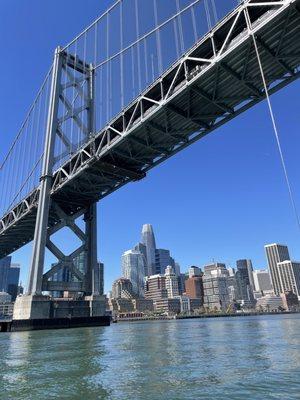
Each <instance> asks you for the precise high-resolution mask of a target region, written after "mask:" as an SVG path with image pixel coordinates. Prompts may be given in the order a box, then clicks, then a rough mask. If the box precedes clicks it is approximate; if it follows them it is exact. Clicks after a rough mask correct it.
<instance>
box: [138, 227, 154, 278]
mask: <svg viewBox="0 0 300 400" xmlns="http://www.w3.org/2000/svg"><path fill="white" fill-rule="evenodd" d="M141 242H142V243H143V244H144V245H145V246H146V259H147V260H146V261H147V275H148V276H150V275H153V274H155V272H156V267H155V249H156V244H155V237H154V232H153V228H152V225H150V224H144V225H143V228H142V238H141Z"/></svg>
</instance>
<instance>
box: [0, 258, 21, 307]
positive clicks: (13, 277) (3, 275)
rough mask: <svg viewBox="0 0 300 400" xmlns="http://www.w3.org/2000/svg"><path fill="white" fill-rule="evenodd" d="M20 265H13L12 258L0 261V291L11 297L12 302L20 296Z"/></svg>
mask: <svg viewBox="0 0 300 400" xmlns="http://www.w3.org/2000/svg"><path fill="white" fill-rule="evenodd" d="M19 277H20V265H19V264H13V263H11V257H10V256H9V257H4V258H3V259H2V260H0V290H1V291H3V292H7V293H8V294H10V295H11V299H12V301H15V300H16V297H17V295H18V286H19Z"/></svg>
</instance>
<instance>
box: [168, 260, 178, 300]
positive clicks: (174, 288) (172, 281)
mask: <svg viewBox="0 0 300 400" xmlns="http://www.w3.org/2000/svg"><path fill="white" fill-rule="evenodd" d="M165 278H166V289H167V292H168V297H169V298H174V297H176V296H179V290H178V277H177V275H176V274H175V272H174V269H173V267H171V265H169V266H167V268H166V270H165Z"/></svg>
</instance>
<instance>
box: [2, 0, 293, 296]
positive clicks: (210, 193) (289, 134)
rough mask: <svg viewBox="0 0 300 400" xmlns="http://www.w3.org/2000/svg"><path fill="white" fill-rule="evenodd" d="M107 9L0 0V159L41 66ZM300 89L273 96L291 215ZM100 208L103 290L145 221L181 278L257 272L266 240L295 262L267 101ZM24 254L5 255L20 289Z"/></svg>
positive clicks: (68, 2) (70, 2)
mask: <svg viewBox="0 0 300 400" xmlns="http://www.w3.org/2000/svg"><path fill="white" fill-rule="evenodd" d="M111 3H112V2H111V1H108V0H101V1H100V0H85V1H84V3H83V2H82V1H77V0H63V1H61V0H51V1H50V0H44V1H40V0H27V1H24V0H15V1H13V2H12V1H11V0H2V1H1V5H0V48H1V50H2V57H1V63H0V87H1V97H0V101H1V103H0V105H1V107H0V144H1V146H0V158H2V157H3V154H5V152H6V151H7V149H8V147H9V145H10V143H11V142H12V140H13V138H14V136H15V134H16V132H17V130H18V128H19V126H20V124H21V122H22V120H23V118H24V116H25V113H26V111H27V109H28V107H29V105H30V103H31V101H32V100H33V98H34V96H35V93H36V91H37V89H38V88H39V85H40V84H41V82H42V79H43V77H44V75H45V72H46V71H47V70H48V68H49V65H50V62H51V57H52V53H53V50H54V48H55V47H56V46H57V45H59V44H65V43H67V42H68V41H69V40H70V39H72V38H73V37H74V36H75V35H76V34H77V33H78V32H79V31H81V30H82V29H83V28H84V27H85V26H86V25H87V24H89V23H90V22H91V21H92V20H93V19H95V17H96V16H97V15H99V14H100V13H101V12H102V11H103V10H104V9H106V8H107V6H108V5H110V4H111ZM299 89H300V82H299V81H298V82H295V83H293V84H292V85H290V86H289V87H287V88H285V89H283V90H282V91H281V92H279V93H277V94H276V95H274V96H272V99H271V101H272V104H273V107H274V112H275V117H276V120H277V123H278V128H279V133H280V136H281V140H282V147H283V151H284V154H285V157H286V163H287V167H288V171H289V175H290V179H291V183H292V187H293V191H294V195H295V200H296V204H297V206H298V208H300V185H299V148H300V135H299V118H300V113H299V93H300V90H299ZM98 210H99V223H98V252H99V258H100V259H101V260H102V261H104V263H105V275H106V276H105V286H106V290H108V289H109V288H110V286H111V282H112V280H113V279H115V278H117V277H118V276H120V273H121V272H120V256H121V253H122V252H123V251H125V250H127V249H129V248H131V247H132V246H133V245H134V244H135V243H136V242H137V241H138V240H139V238H140V231H141V227H142V224H143V223H151V224H153V226H154V231H155V234H156V242H157V244H158V246H159V247H162V248H168V249H170V250H171V252H172V255H173V256H174V257H175V259H176V260H177V261H178V262H179V263H180V265H181V269H182V270H183V271H184V270H186V269H187V268H188V267H189V266H190V265H191V264H196V265H200V266H201V265H203V264H204V263H206V262H210V261H211V260H213V259H214V260H216V261H223V262H226V263H227V264H228V265H229V264H230V265H231V266H233V265H234V264H235V260H236V259H238V258H251V259H252V260H253V264H254V267H255V268H263V267H265V266H266V260H265V256H264V249H263V246H264V244H266V243H270V242H281V243H284V244H287V245H288V246H289V249H290V253H291V256H292V258H293V259H300V249H299V243H300V233H299V230H298V228H297V225H296V222H295V218H294V215H293V211H292V209H291V205H290V201H289V197H288V192H287V188H286V185H285V181H284V176H283V172H282V168H281V165H280V160H279V155H278V151H277V148H276V143H275V139H274V134H273V130H272V125H271V121H270V118H269V114H268V109H267V104H266V102H263V103H261V104H259V105H257V106H256V107H255V108H253V109H251V110H248V111H247V112H246V114H242V115H240V116H239V117H237V118H236V119H235V120H233V121H231V122H230V123H228V124H227V125H226V126H223V127H221V128H220V129H218V130H217V131H215V132H214V133H212V134H210V135H209V136H207V137H205V138H204V139H202V140H201V141H199V142H197V143H195V144H193V145H192V146H191V147H189V148H188V149H186V150H184V151H183V152H181V153H179V154H177V155H175V156H174V157H173V158H171V159H169V160H168V161H167V162H165V163H163V164H161V165H160V166H159V167H158V168H156V169H154V170H152V171H151V172H150V173H149V174H148V176H147V178H146V179H144V180H143V181H140V182H136V183H131V184H129V185H127V186H126V187H123V188H122V189H120V190H119V191H117V192H115V193H113V194H112V195H110V196H109V197H107V198H105V199H104V200H103V201H101V204H99V205H98ZM30 250H31V246H30V245H27V246H25V247H24V248H23V249H21V250H19V251H18V252H16V253H15V254H14V255H13V259H14V262H20V263H21V265H22V273H21V277H22V281H23V282H26V277H27V268H28V265H29V262H30ZM47 262H50V259H48V258H47Z"/></svg>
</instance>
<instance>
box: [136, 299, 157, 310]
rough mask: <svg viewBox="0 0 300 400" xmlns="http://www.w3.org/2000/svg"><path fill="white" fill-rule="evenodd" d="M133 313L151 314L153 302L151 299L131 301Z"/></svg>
mask: <svg viewBox="0 0 300 400" xmlns="http://www.w3.org/2000/svg"><path fill="white" fill-rule="evenodd" d="M131 301H132V304H133V308H134V311H137V312H147V311H148V312H149V311H150V312H151V311H153V310H154V306H153V300H151V299H132V300H131Z"/></svg>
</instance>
